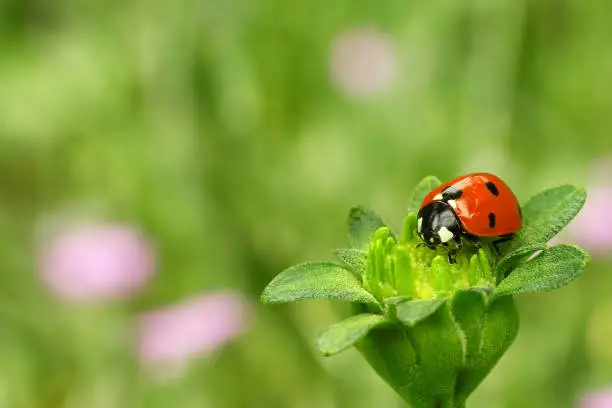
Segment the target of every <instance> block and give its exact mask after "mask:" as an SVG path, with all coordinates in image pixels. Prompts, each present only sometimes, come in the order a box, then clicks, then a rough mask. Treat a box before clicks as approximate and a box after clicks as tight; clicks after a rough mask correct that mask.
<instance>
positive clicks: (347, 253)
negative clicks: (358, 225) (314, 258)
mask: <svg viewBox="0 0 612 408" xmlns="http://www.w3.org/2000/svg"><path fill="white" fill-rule="evenodd" d="M334 255H335V256H336V258H338V259H339V260H341V261H342V263H344V264H345V265H346V266H347V267H348V268H349V269H350V270H351V271H353V272H355V274H356V275H357V276H358V277H363V275H364V274H365V268H366V260H367V256H368V253H367V252H366V251H364V250H361V249H353V248H339V249H336V250H334Z"/></svg>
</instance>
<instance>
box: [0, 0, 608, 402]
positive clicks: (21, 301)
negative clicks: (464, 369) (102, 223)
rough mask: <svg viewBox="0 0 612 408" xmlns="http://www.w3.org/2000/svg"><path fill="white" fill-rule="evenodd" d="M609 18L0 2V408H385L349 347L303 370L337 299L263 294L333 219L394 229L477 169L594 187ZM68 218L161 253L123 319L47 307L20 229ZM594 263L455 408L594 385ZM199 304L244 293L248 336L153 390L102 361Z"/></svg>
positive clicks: (564, 10)
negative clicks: (140, 319)
mask: <svg viewBox="0 0 612 408" xmlns="http://www.w3.org/2000/svg"><path fill="white" fill-rule="evenodd" d="M609 10H610V9H609V4H608V2H607V1H604V0H588V1H585V0H564V1H558V0H533V1H528V0H524V1H521V0H500V1H495V2H489V1H485V0H468V1H462V2H457V1H443V0H439V1H436V0H434V1H398V0H388V1H383V2H380V1H365V2H352V1H347V0H311V1H299V0H296V1H293V2H292V1H286V0H225V1H223V0H217V1H214V0H213V1H210V0H201V1H187V0H174V1H150V2H145V1H133V2H119V1H107V2H99V1H93V0H81V1H76V0H74V1H70V0H57V1H53V2H51V1H44V0H0V294H1V295H2V298H1V302H0V319H1V321H0V322H1V327H0V407H7V408H18V407H88V408H89V407H100V408H106V407H109V408H112V407H121V408H123V407H147V408H148V407H152V408H166V407H215V408H224V407H228V408H229V407H266V408H268V407H291V408H293V407H296V408H299V407H314V406H317V407H323V408H325V407H329V408H332V407H346V408H349V407H350V408H369V407H401V406H403V405H402V403H401V401H400V400H399V399H398V397H396V396H395V395H394V393H393V391H392V390H391V388H389V387H387V386H386V385H385V384H384V383H383V382H382V380H380V379H379V378H377V377H376V375H375V374H374V373H373V371H372V370H371V368H370V367H369V366H368V365H367V364H366V363H365V361H364V360H363V359H362V358H361V357H360V356H359V355H358V353H357V352H356V351H353V350H351V351H349V352H347V353H343V354H341V355H339V356H337V357H333V358H330V359H324V358H321V357H319V356H318V355H317V354H316V351H315V350H314V347H313V346H312V341H313V338H314V337H315V336H316V334H317V333H318V332H319V331H320V330H322V329H324V328H325V327H327V325H328V324H330V323H332V322H335V321H338V320H340V319H341V318H342V317H343V316H345V315H346V314H347V312H348V310H347V308H346V307H345V306H344V305H341V304H337V303H332V302H305V303H300V304H295V305H287V306H277V307H272V306H265V307H264V306H261V305H259V304H258V298H259V294H260V293H261V290H262V289H263V287H264V286H265V285H266V283H267V282H268V281H269V280H270V279H271V278H272V277H273V276H274V275H275V274H277V273H278V272H280V271H281V270H282V269H284V268H285V267H287V266H289V265H292V264H295V263H298V262H301V261H305V260H313V259H331V255H330V249H333V248H337V247H342V246H344V245H345V240H346V229H345V219H346V214H347V211H348V208H349V207H350V206H351V205H354V204H357V203H361V204H366V205H368V206H370V207H372V208H374V209H376V211H377V212H379V213H380V214H382V215H383V217H384V218H385V219H386V220H387V222H389V223H390V224H391V225H393V226H395V227H399V226H400V225H401V222H402V218H403V216H404V215H405V214H404V211H405V207H406V203H407V202H408V198H409V195H410V192H411V190H412V188H413V186H414V185H415V183H416V182H417V181H418V180H419V179H421V178H422V177H423V176H426V175H429V174H433V175H437V176H438V177H439V178H441V179H443V180H445V179H450V178H452V177H455V176H457V175H458V174H461V173H465V172H470V171H487V172H493V173H496V174H498V175H499V176H501V177H502V178H504V179H505V180H506V181H507V182H508V184H509V185H510V186H512V188H513V189H514V190H515V192H516V194H517V196H518V197H519V199H520V200H521V201H524V200H525V199H526V198H528V197H529V196H530V195H531V194H534V193H535V192H537V191H538V190H540V189H542V188H545V187H548V186H552V185H555V184H559V183H575V184H579V185H588V184H589V177H590V174H591V169H592V166H593V164H594V163H596V162H597V161H598V160H601V159H603V158H604V157H605V156H606V155H609V154H612V137H611V135H610V129H612V114H611V113H612V93H611V92H610V90H611V89H612V47H610V38H612V24H611V23H612V19H611V17H610V13H609ZM364 38H365V40H364ZM355 50H357V51H355ZM355 54H358V55H357V56H355ZM343 78H344V79H343ZM347 78H348V79H347ZM372 78H374V79H372ZM368 81H373V82H372V83H369V82H368ZM360 87H361V88H360ZM610 176H611V177H610V178H611V179H612V175H610ZM73 206H77V207H78V208H80V211H84V210H83V208H85V209H87V211H91V212H94V213H96V214H100V213H103V214H104V215H105V216H108V217H110V218H112V219H117V220H126V221H129V222H133V223H136V224H137V225H139V226H140V227H142V229H143V230H144V231H146V233H147V234H148V236H149V237H151V239H152V240H153V241H154V242H155V244H156V249H157V256H158V260H159V261H158V262H159V266H158V272H157V275H156V276H155V279H154V280H153V281H152V282H151V284H150V285H149V287H148V289H147V290H146V292H145V293H144V294H143V295H142V296H140V297H139V298H138V299H136V300H135V301H134V302H130V303H129V304H128V305H125V304H124V305H120V306H116V305H114V306H112V311H109V310H100V309H99V308H96V309H95V310H92V309H91V308H85V309H82V310H81V309H79V308H75V307H68V308H66V307H64V306H62V305H61V304H59V303H61V302H56V301H54V300H53V299H51V297H50V296H48V294H47V293H46V292H45V291H43V290H41V284H40V283H39V282H38V278H37V275H36V245H35V242H36V231H37V228H38V227H37V226H38V225H39V223H40V222H41V220H42V219H44V218H45V217H47V216H48V215H49V214H53V213H56V212H58V211H65V209H66V208H72V207H73ZM602 216H605V217H608V218H609V217H610V216H609V215H608V214H605V215H602ZM610 266H611V258H610V257H607V258H606V257H605V256H603V257H597V258H595V259H593V262H592V264H591V265H590V266H589V268H588V269H587V272H586V273H585V275H584V276H583V277H581V278H580V279H579V280H578V281H576V282H574V283H572V284H571V285H569V286H568V287H566V288H564V289H562V290H559V291H557V292H554V293H552V294H541V295H533V296H526V297H521V298H519V299H518V306H519V309H520V313H521V318H522V322H521V323H522V328H521V331H520V332H519V336H518V338H517V340H516V342H515V344H514V345H513V346H512V347H511V349H510V350H509V352H508V353H507V355H506V356H505V357H504V358H503V359H502V360H501V361H500V363H499V364H498V366H497V367H496V369H495V370H494V371H493V373H492V374H491V376H490V377H489V378H488V379H487V380H486V381H485V382H484V383H483V384H482V386H481V387H480V388H479V389H478V390H477V391H476V393H475V394H474V396H473V397H472V400H471V405H470V406H471V407H475V408H478V407H483V408H484V407H486V408H496V407H500V408H501V407H504V408H511V407H512V408H514V407H517V408H518V407H570V406H574V405H575V401H576V400H577V398H578V397H579V395H581V393H583V392H585V391H587V390H589V389H591V388H592V387H599V386H604V385H606V384H612V345H611V344H610V341H609V339H610V336H611V335H612V320H611V319H610V316H611V315H612V297H610V296H609V293H610V292H611V291H612V275H610V273H609V270H610ZM217 288H231V289H235V290H238V291H241V292H242V293H244V294H245V296H246V297H247V298H248V299H249V300H250V302H251V304H252V308H253V312H252V315H253V316H252V322H251V326H250V330H249V331H248V332H247V333H246V334H245V335H244V336H242V337H241V338H240V339H238V340H237V341H236V342H234V343H233V344H231V345H229V346H227V347H225V348H224V349H222V350H220V351H218V352H216V353H215V354H214V355H213V356H211V357H208V358H202V359H199V360H198V361H197V363H196V364H194V365H192V366H191V368H190V370H189V371H188V372H187V373H186V374H185V375H184V376H182V377H181V378H178V379H174V380H173V381H169V382H159V381H154V380H151V379H150V378H149V377H147V376H146V375H142V373H140V370H139V368H138V367H137V364H136V359H135V358H133V353H131V352H130V351H129V350H126V349H125V348H124V347H121V346H117V345H116V344H115V336H114V334H113V329H112V328H116V327H117V324H116V322H117V321H121V322H124V321H128V320H129V319H130V318H131V317H132V316H135V315H136V314H137V313H139V312H140V311H143V310H147V309H149V308H153V307H157V306H163V305H167V304H172V303H173V302H177V301H180V300H181V299H183V298H185V297H187V296H189V295H192V294H195V293H200V292H205V291H209V290H215V289H217ZM49 322H52V323H49ZM74 322H81V324H74ZM83 322H86V324H83ZM45 324H51V326H52V329H51V330H47V331H44V330H43V329H41V327H42V326H44V325H45Z"/></svg>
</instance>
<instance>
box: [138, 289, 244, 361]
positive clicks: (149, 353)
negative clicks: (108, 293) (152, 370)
mask: <svg viewBox="0 0 612 408" xmlns="http://www.w3.org/2000/svg"><path fill="white" fill-rule="evenodd" d="M248 312H249V308H248V306H247V303H246V302H245V300H244V299H243V298H242V297H241V296H240V295H238V294H237V293H234V292H229V291H228V292H212V293H207V294H202V295H198V296H194V297H191V298H189V299H186V300H184V301H182V302H181V303H178V304H175V305H172V306H167V307H164V308H161V309H157V310H152V311H149V312H146V313H145V314H143V315H142V316H141V317H140V318H139V319H138V327H137V330H138V348H139V356H140V360H141V361H142V363H143V364H144V365H159V364H169V365H175V366H176V365H182V364H184V363H186V362H188V361H189V360H190V359H192V358H195V357H198V356H206V355H208V354H210V353H211V352H213V351H214V350H216V349H218V348H219V347H221V346H222V345H223V344H225V343H227V342H229V341H231V340H233V339H235V338H236V337H237V336H238V335H240V334H241V333H243V332H244V331H245V330H246V329H247V326H248V315H249V313H248Z"/></svg>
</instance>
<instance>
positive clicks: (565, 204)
mask: <svg viewBox="0 0 612 408" xmlns="http://www.w3.org/2000/svg"><path fill="white" fill-rule="evenodd" d="M585 200H586V192H585V191H584V189H582V188H576V187H574V186H571V185H562V186H559V187H554V188H550V189H548V190H544V191H542V192H541V193H539V194H536V195H535V196H533V197H531V198H530V199H529V200H528V201H527V202H526V203H525V205H524V206H523V208H522V211H523V228H522V229H521V230H520V231H519V232H518V234H517V237H516V238H515V239H514V240H513V241H512V242H511V243H510V245H509V247H508V251H514V250H515V249H517V248H519V247H522V246H524V245H526V244H545V243H547V242H548V241H549V240H550V239H551V238H552V237H554V236H555V235H557V233H559V231H561V229H562V228H563V227H565V226H566V225H567V224H568V223H569V222H570V221H571V220H572V219H574V217H575V216H576V214H578V211H580V209H581V208H582V206H583V205H584V202H585Z"/></svg>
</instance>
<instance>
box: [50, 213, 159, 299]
mask: <svg viewBox="0 0 612 408" xmlns="http://www.w3.org/2000/svg"><path fill="white" fill-rule="evenodd" d="M154 264H155V256H154V251H153V249H152V247H151V245H150V243H149V242H148V241H147V240H146V239H145V237H143V235H141V233H139V232H138V231H137V230H135V229H133V228H130V227H128V226H125V225H120V224H109V223H88V224H80V225H76V226H70V227H65V228H63V229H60V230H59V231H58V232H57V233H55V234H53V235H52V236H49V237H47V238H46V239H45V240H44V241H43V242H42V243H41V248H40V254H39V272H40V276H41V279H42V281H43V282H44V283H45V284H46V286H47V287H48V288H49V289H50V290H51V291H52V292H53V293H54V294H55V295H56V296H58V297H60V298H62V299H66V300H79V301H90V300H91V301H97V300H110V299H122V298H129V297H132V296H134V295H135V294H136V293H137V292H139V291H140V290H142V289H143V287H144V286H145V284H146V283H147V282H148V280H149V278H150V277H151V276H152V275H153V272H154V269H155V266H154Z"/></svg>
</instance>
